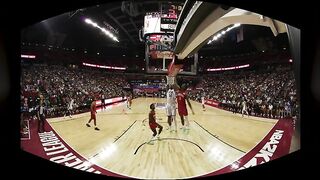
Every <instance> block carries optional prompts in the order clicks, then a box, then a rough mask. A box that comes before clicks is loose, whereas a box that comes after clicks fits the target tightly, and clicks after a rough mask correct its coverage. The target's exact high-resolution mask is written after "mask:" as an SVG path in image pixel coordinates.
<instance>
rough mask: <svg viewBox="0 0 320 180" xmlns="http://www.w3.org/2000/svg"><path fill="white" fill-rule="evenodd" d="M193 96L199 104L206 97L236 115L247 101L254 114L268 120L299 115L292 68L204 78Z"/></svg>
mask: <svg viewBox="0 0 320 180" xmlns="http://www.w3.org/2000/svg"><path fill="white" fill-rule="evenodd" d="M189 96H190V98H191V99H193V100H195V101H199V102H200V101H201V96H205V99H212V100H215V101H218V102H220V104H219V106H220V107H221V108H223V109H226V110H229V111H233V112H234V113H241V110H242V102H243V101H246V104H247V107H248V112H249V114H250V115H254V116H260V117H268V118H283V117H287V116H297V113H298V109H299V103H298V101H297V92H296V86H295V81H294V74H293V71H292V70H290V69H288V68H277V69H274V71H269V72H260V73H259V72H252V71H250V72H246V73H242V74H229V75H221V74H220V75H219V74H217V75H215V76H210V75H208V76H204V77H203V80H202V81H201V82H200V83H199V84H198V85H197V88H196V89H195V90H192V91H190V92H189Z"/></svg>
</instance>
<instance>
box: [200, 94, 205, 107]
mask: <svg viewBox="0 0 320 180" xmlns="http://www.w3.org/2000/svg"><path fill="white" fill-rule="evenodd" d="M204 96H205V94H204V93H203V94H202V96H201V104H202V110H203V111H206V107H205V106H204V103H205V100H204Z"/></svg>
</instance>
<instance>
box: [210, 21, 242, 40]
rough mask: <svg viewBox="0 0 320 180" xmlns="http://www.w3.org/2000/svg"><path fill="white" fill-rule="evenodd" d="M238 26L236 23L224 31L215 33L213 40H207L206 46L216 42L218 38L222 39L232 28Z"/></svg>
mask: <svg viewBox="0 0 320 180" xmlns="http://www.w3.org/2000/svg"><path fill="white" fill-rule="evenodd" d="M240 25H241V24H240V23H236V24H234V25H233V26H230V27H228V28H227V29H226V30H222V31H220V32H217V33H216V35H214V36H213V38H212V39H211V40H209V41H208V43H207V44H211V43H212V42H213V41H216V40H218V39H219V38H220V37H222V35H225V34H226V33H227V32H228V31H230V30H232V29H233V28H236V27H239V26H240Z"/></svg>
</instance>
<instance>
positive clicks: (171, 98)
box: [167, 89, 176, 106]
mask: <svg viewBox="0 0 320 180" xmlns="http://www.w3.org/2000/svg"><path fill="white" fill-rule="evenodd" d="M175 104H176V93H175V92H174V90H173V89H169V90H168V92H167V105H170V106H175Z"/></svg>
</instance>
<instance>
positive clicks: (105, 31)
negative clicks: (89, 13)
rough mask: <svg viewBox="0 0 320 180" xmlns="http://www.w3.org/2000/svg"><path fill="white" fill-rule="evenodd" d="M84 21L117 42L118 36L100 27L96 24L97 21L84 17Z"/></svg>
mask: <svg viewBox="0 0 320 180" xmlns="http://www.w3.org/2000/svg"><path fill="white" fill-rule="evenodd" d="M84 22H85V23H87V24H90V25H92V26H93V27H95V28H98V29H100V30H101V31H102V32H103V33H104V34H105V35H107V36H109V37H110V38H111V39H112V40H114V41H117V42H119V40H118V38H117V37H116V36H115V35H113V34H112V33H111V32H110V31H108V30H106V29H105V28H102V27H100V26H99V25H98V23H96V22H93V21H92V20H91V19H89V18H86V19H85V20H84Z"/></svg>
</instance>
